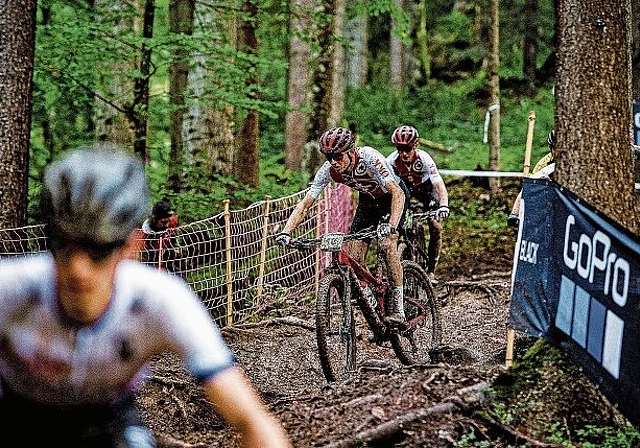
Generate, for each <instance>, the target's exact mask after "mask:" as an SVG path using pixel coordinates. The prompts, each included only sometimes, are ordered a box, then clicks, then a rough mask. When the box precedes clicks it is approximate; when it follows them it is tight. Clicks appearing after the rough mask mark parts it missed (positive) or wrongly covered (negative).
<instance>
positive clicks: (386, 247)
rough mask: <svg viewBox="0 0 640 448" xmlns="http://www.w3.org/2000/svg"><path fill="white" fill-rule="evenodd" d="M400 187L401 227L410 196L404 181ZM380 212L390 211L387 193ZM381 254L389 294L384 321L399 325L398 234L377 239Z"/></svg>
mask: <svg viewBox="0 0 640 448" xmlns="http://www.w3.org/2000/svg"><path fill="white" fill-rule="evenodd" d="M399 185H400V188H402V190H403V191H404V193H405V196H406V198H407V199H406V200H405V203H404V208H403V210H402V216H401V218H400V223H399V225H398V227H402V224H403V223H404V218H405V215H406V212H407V208H408V207H409V198H410V197H411V195H410V193H409V190H408V188H407V187H406V185H405V183H404V182H402V181H400V184H399ZM379 207H380V214H381V215H387V214H390V213H391V197H390V196H389V195H387V197H384V198H383V200H381V201H380V203H379ZM378 244H380V249H381V251H382V256H383V257H384V261H385V263H386V265H387V276H388V278H389V295H388V297H387V300H388V304H387V309H388V313H387V316H386V318H385V320H386V322H387V323H388V324H390V325H394V326H401V325H403V324H404V323H405V321H406V318H405V316H404V297H403V296H404V293H403V279H402V262H401V259H400V253H399V252H398V234H397V233H394V234H391V235H389V236H388V237H387V238H384V239H382V240H380V241H378Z"/></svg>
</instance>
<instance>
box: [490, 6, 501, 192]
mask: <svg viewBox="0 0 640 448" xmlns="http://www.w3.org/2000/svg"><path fill="white" fill-rule="evenodd" d="M489 3H490V13H491V24H490V26H489V60H488V64H487V71H488V74H489V92H490V96H491V106H490V107H489V112H490V120H489V169H491V170H493V171H499V170H500V77H499V75H498V70H499V68H500V58H499V50H500V40H499V33H500V22H499V16H498V12H499V8H498V0H491V1H490V2H489ZM489 188H490V189H491V192H492V193H497V191H498V189H499V188H500V178H499V177H491V178H489Z"/></svg>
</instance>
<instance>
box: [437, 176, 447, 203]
mask: <svg viewBox="0 0 640 448" xmlns="http://www.w3.org/2000/svg"><path fill="white" fill-rule="evenodd" d="M433 189H434V190H436V193H437V194H438V202H439V203H440V205H441V206H443V205H446V206H447V207H448V206H449V193H448V192H447V187H446V185H445V184H444V181H443V180H442V178H439V179H437V180H436V181H434V182H433Z"/></svg>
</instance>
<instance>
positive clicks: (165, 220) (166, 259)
mask: <svg viewBox="0 0 640 448" xmlns="http://www.w3.org/2000/svg"><path fill="white" fill-rule="evenodd" d="M178 222H179V218H178V215H176V214H175V213H174V211H173V210H172V209H171V204H170V203H169V200H168V199H167V198H164V199H163V200H162V201H159V202H157V203H156V204H155V205H154V206H153V209H152V210H151V215H150V216H149V217H148V218H147V219H146V220H145V221H144V222H143V223H142V232H141V235H140V239H142V240H143V244H142V248H141V250H142V255H141V260H142V261H143V262H145V263H149V264H152V265H153V266H156V267H158V268H161V269H167V270H170V271H173V270H174V262H175V260H176V259H177V258H178V249H177V245H176V229H177V228H178Z"/></svg>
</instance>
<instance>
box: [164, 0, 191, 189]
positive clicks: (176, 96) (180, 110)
mask: <svg viewBox="0 0 640 448" xmlns="http://www.w3.org/2000/svg"><path fill="white" fill-rule="evenodd" d="M193 14H194V8H193V2H192V1H191V0H171V1H170V3H169V32H170V33H173V34H176V35H178V36H179V35H181V34H182V35H191V34H192V33H193ZM171 61H172V62H171V65H170V66H169V100H170V102H171V105H172V106H173V107H172V110H171V113H170V125H169V126H170V128H169V129H170V131H169V132H170V134H171V136H170V138H171V147H170V151H169V166H168V172H167V184H168V186H169V188H170V189H171V190H172V191H174V192H179V191H180V190H181V189H182V188H183V187H184V183H183V178H182V173H183V169H184V166H183V164H184V158H183V156H182V151H183V141H182V126H183V121H184V116H185V111H186V102H185V89H186V88H187V79H188V76H189V64H188V62H189V52H188V51H186V50H184V49H183V48H182V47H177V49H174V50H172V54H171Z"/></svg>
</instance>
